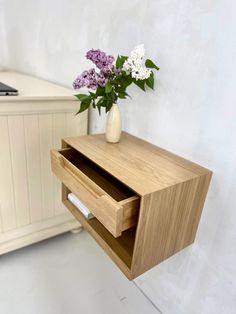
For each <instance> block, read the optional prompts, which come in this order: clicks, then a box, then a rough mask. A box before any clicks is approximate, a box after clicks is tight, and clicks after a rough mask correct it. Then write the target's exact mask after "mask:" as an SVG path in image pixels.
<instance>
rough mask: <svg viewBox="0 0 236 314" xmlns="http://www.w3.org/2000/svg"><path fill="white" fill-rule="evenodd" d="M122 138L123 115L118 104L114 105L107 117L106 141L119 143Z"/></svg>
mask: <svg viewBox="0 0 236 314" xmlns="http://www.w3.org/2000/svg"><path fill="white" fill-rule="evenodd" d="M120 136H121V113H120V109H119V107H118V105H117V104H113V105H112V107H111V109H110V111H109V112H108V115H107V124H106V140H107V142H108V143H118V142H119V140H120Z"/></svg>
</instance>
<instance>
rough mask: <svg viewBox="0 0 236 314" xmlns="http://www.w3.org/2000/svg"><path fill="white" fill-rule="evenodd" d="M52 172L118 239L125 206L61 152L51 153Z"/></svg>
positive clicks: (54, 151)
mask: <svg viewBox="0 0 236 314" xmlns="http://www.w3.org/2000/svg"><path fill="white" fill-rule="evenodd" d="M51 162H52V171H53V172H54V174H56V176H57V177H58V178H59V179H60V180H61V181H62V182H63V183H64V184H65V185H66V186H67V187H68V189H70V190H71V191H72V192H73V193H74V194H75V195H76V196H77V197H78V198H79V199H80V200H81V201H82V202H83V203H84V204H85V205H86V206H87V207H88V208H89V209H90V210H91V212H92V213H93V214H94V216H95V217H96V218H97V219H98V220H99V221H100V222H101V223H102V224H103V225H104V226H105V227H106V228H107V229H108V230H109V231H110V232H111V234H112V235H113V236H114V237H118V236H120V235H121V232H122V229H123V228H122V225H123V206H122V205H121V204H119V202H117V201H115V200H114V199H113V198H112V197H110V195H108V194H107V193H106V192H105V191H104V190H103V189H101V188H100V187H99V186H98V185H97V184H96V183H94V182H93V181H92V180H91V179H90V178H88V177H87V176H86V175H85V174H84V173H83V172H82V171H80V170H79V169H78V168H77V167H76V166H74V165H73V164H72V163H71V162H70V161H69V160H67V159H66V158H65V157H64V156H63V155H62V154H61V153H60V152H58V151H56V150H52V151H51Z"/></svg>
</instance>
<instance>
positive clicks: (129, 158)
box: [52, 132, 212, 279]
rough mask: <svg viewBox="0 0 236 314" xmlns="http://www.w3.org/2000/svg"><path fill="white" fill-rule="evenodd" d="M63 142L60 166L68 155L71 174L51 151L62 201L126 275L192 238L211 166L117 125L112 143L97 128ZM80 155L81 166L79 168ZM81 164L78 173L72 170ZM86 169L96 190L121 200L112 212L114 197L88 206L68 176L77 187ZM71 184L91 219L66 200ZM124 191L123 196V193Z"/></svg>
mask: <svg viewBox="0 0 236 314" xmlns="http://www.w3.org/2000/svg"><path fill="white" fill-rule="evenodd" d="M62 147H63V148H64V152H69V153H64V159H63V163H64V164H63V165H65V164H67V163H68V162H71V161H72V164H73V167H75V169H74V171H73V176H71V175H70V172H67V174H64V175H61V173H62V169H61V167H62V163H60V162H59V161H58V160H59V159H60V158H59V155H57V154H58V152H55V151H53V152H52V169H53V171H54V173H56V174H57V175H58V176H59V178H60V179H61V181H62V182H63V183H64V184H63V189H62V191H63V192H62V200H63V203H64V204H65V205H66V207H67V208H68V209H69V210H70V212H71V213H72V214H73V215H74V216H75V217H76V218H77V219H78V220H79V221H80V223H81V224H82V225H83V226H84V227H85V228H86V229H87V230H88V231H89V232H90V234H91V235H92V236H93V237H94V239H95V240H96V241H97V242H98V244H99V245H100V246H101V247H102V248H103V249H104V250H105V251H106V252H107V254H108V255H109V256H110V257H111V259H112V260H113V261H114V262H115V263H116V264H117V265H118V267H119V268H120V269H121V270H122V271H123V272H124V274H125V275H126V276H127V278H129V279H133V278H135V277H137V276H139V275H140V274H142V273H144V272H145V271H147V270H149V269H150V268H152V267H153V266H155V265H157V264H159V263H160V262H162V261H164V260H165V259H167V258H168V257H170V256H172V255H173V254H175V253H177V252H178V251H180V250H181V249H183V248H185V247H186V246H188V245H190V244H191V243H193V241H194V239H195V236H196V232H197V227H198V224H199V221H200V217H201V212H202V208H203V205H204V201H205V198H206V194H207V191H208V187H209V183H210V180H211V176H212V172H211V171H210V170H208V169H206V168H204V167H201V166H199V165H197V164H196V163H193V162H191V161H188V160H186V159H184V158H182V157H179V156H176V155H175V154H172V153H171V152H168V151H166V150H164V149H162V148H159V147H156V146H154V145H152V144H150V143H147V142H145V141H143V140H141V139H138V138H136V137H134V136H132V135H130V134H128V133H124V132H123V133H122V136H121V140H120V142H119V143H118V144H108V143H106V142H105V137H104V135H103V134H100V135H89V136H82V137H73V138H64V139H63V140H62ZM76 152H77V153H78V154H77V153H76ZM55 155H56V156H57V157H56V159H55ZM73 156H74V157H75V156H76V157H75V158H74V160H73ZM83 158H84V160H87V164H86V167H81V164H83ZM76 160H77V161H78V163H76ZM57 167H59V168H60V169H58V168H57ZM76 168H77V170H76ZM89 168H91V169H90V170H88V169H89ZM81 169H84V171H85V173H84V175H86V176H85V177H83V176H81V174H80V173H79V172H78V170H80V171H81ZM64 170H65V171H66V169H64ZM69 175H70V176H69ZM63 176H68V177H67V179H65V177H63ZM87 176H88V177H89V179H90V180H91V181H93V184H95V183H96V186H97V188H98V189H101V186H102V191H103V192H101V191H100V190H99V191H100V192H101V195H103V194H104V193H105V194H106V193H107V195H108V196H109V197H113V200H114V202H117V204H119V205H120V206H121V205H122V209H120V208H117V209H116V210H115V211H114V212H119V211H120V213H122V214H121V216H120V217H119V218H117V217H116V218H115V219H114V217H115V216H113V219H112V220H111V218H110V217H109V216H110V213H111V209H112V208H113V205H114V204H113V203H110V204H107V207H106V208H105V207H104V206H103V207H99V204H97V208H96V209H95V210H94V199H93V198H92V197H91V196H89V195H88V199H87V200H86V199H84V198H83V193H82V194H81V190H79V189H78V190H77V188H75V183H73V182H72V181H73V180H74V179H75V181H76V177H77V179H78V178H79V179H80V180H81V182H80V183H81V185H82V186H83V182H84V183H85V184H86V182H87V180H88V177H87ZM112 178H114V179H112ZM71 180H72V181H71ZM117 180H118V181H117ZM105 182H106V183H105ZM125 187H126V188H128V190H127V191H130V190H131V191H132V192H131V193H133V195H129V192H127V191H126V188H125ZM87 189H89V187H88V186H87ZM103 189H104V190H105V191H106V192H104V190H103ZM70 191H72V192H74V193H75V194H76V195H77V196H78V197H79V198H80V197H81V200H84V201H85V203H86V206H87V207H89V208H90V209H91V211H92V212H94V213H95V218H93V219H91V220H86V219H85V218H84V216H83V215H82V214H81V213H80V211H79V210H78V209H77V208H76V207H75V206H74V205H72V204H71V203H70V202H69V201H68V199H67V196H68V193H70ZM127 193H128V194H127ZM124 196H129V198H127V199H123V200H122V197H124ZM89 198H90V199H89ZM118 200H119V201H118ZM124 208H125V209H126V210H125V211H124ZM134 209H135V210H134ZM96 211H97V212H98V211H100V213H99V214H98V215H97V214H96ZM101 217H102V218H101ZM125 217H128V220H126V219H125ZM122 225H123V226H122ZM118 230H119V232H118ZM124 230H126V231H124Z"/></svg>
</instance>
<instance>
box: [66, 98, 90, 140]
mask: <svg viewBox="0 0 236 314" xmlns="http://www.w3.org/2000/svg"><path fill="white" fill-rule="evenodd" d="M78 106H79V103H78ZM87 114H88V112H87V111H86V112H83V113H80V114H78V115H75V114H74V113H66V136H76V135H85V134H87Z"/></svg>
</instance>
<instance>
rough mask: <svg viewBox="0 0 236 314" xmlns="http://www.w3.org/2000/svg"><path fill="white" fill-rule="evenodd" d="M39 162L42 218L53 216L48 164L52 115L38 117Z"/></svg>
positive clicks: (50, 177) (50, 175) (51, 187)
mask: <svg viewBox="0 0 236 314" xmlns="http://www.w3.org/2000/svg"><path fill="white" fill-rule="evenodd" d="M39 140H40V162H41V180H42V217H43V219H45V218H49V217H52V216H53V215H54V200H53V174H52V171H51V163H50V149H52V147H53V127H52V115H51V114H43V115H39Z"/></svg>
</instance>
